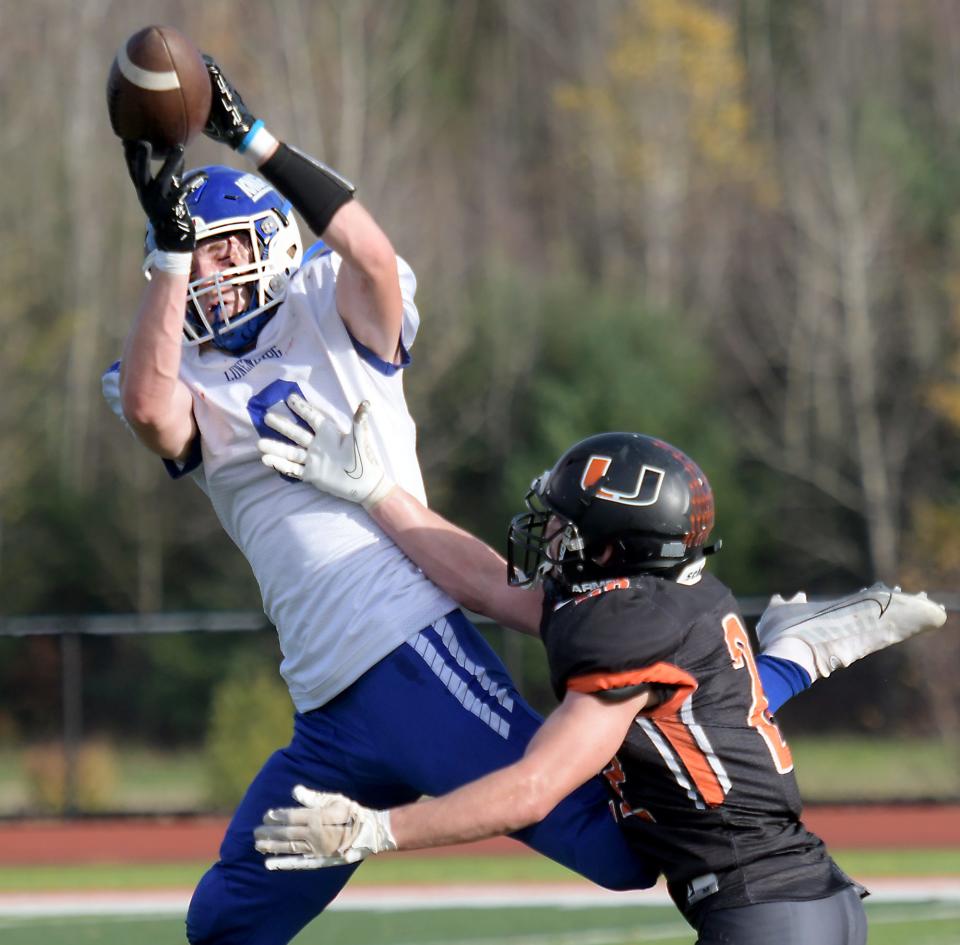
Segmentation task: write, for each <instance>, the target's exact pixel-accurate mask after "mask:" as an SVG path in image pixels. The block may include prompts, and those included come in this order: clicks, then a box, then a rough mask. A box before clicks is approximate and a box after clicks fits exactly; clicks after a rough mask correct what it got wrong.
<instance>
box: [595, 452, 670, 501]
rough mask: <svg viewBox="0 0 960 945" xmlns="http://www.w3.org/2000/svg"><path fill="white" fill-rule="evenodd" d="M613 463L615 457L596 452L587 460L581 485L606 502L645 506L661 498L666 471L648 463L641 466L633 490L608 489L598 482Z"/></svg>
mask: <svg viewBox="0 0 960 945" xmlns="http://www.w3.org/2000/svg"><path fill="white" fill-rule="evenodd" d="M612 464H613V457H611V456H600V455H597V454H594V455H593V456H591V457H590V458H589V459H588V460H587V465H586V466H585V467H584V469H583V475H582V476H581V477H580V487H581V488H582V489H584V490H587V491H590V492H592V493H593V494H594V495H595V496H596V497H597V498H598V499H603V500H605V501H606V502H619V503H620V504H621V505H633V506H638V507H643V506H647V505H654V504H655V503H656V501H657V499H659V498H660V487H661V486H662V485H663V478H664V475H665V473H664V471H663V470H662V469H658V468H657V467H656V466H648V465H647V464H646V463H644V464H643V466H642V467H641V468H640V474H639V475H638V476H637V484H636V486H635V488H634V489H633V491H632V492H621V491H619V490H617V489H608V488H607V487H606V486H599V487H597V484H598V483H599V482H600V481H601V480H602V479H603V478H604V477H605V476H606V474H607V470H609V469H610V466H611V465H612Z"/></svg>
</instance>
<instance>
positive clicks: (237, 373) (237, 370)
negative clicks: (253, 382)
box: [223, 345, 283, 381]
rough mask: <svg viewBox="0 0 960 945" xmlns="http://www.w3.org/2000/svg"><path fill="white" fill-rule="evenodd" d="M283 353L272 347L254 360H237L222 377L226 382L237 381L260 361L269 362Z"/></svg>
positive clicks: (280, 356) (274, 346)
mask: <svg viewBox="0 0 960 945" xmlns="http://www.w3.org/2000/svg"><path fill="white" fill-rule="evenodd" d="M282 357H283V352H282V351H281V350H280V349H279V348H278V347H277V346H276V345H273V346H272V347H270V348H267V350H266V351H264V352H263V354H261V355H258V356H257V357H255V358H238V359H237V360H236V361H234V362H233V364H232V365H230V367H229V368H227V370H226V371H224V372H223V376H224V378H225V379H226V380H228V381H239V380H240V378H242V377H244V376H245V375H247V374H249V373H250V372H251V371H252V370H253V369H254V368H255V367H256V366H257V365H258V364H259V363H260V362H261V361H269V360H271V359H275V358H282Z"/></svg>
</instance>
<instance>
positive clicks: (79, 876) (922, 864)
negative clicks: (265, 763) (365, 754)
mask: <svg viewBox="0 0 960 945" xmlns="http://www.w3.org/2000/svg"><path fill="white" fill-rule="evenodd" d="M834 856H835V858H836V860H837V862H838V863H839V864H840V865H841V866H842V867H843V869H844V870H846V871H847V872H848V873H850V874H851V875H852V876H855V877H857V878H858V879H862V880H866V881H869V879H870V877H872V876H909V877H918V876H960V850H840V851H837V852H836V853H835V854H834ZM207 865H208V864H206V863H195V862H194V863H123V864H116V865H112V864H100V863H89V864H87V863H85V864H81V865H72V866H16V867H12V866H7V867H0V892H35V891H42V890H77V889H148V888H163V887H167V888H173V887H180V888H189V887H192V886H194V885H195V883H196V882H197V880H198V879H199V878H200V876H201V874H202V873H203V871H204V870H205V869H206V868H207ZM568 880H569V881H574V882H576V881H580V880H579V877H577V876H575V875H574V874H573V873H571V872H570V871H569V870H567V869H566V868H564V867H562V866H558V865H557V864H556V863H551V862H550V861H549V860H545V859H543V858H542V857H538V856H477V857H460V856H451V857H413V856H403V857H382V858H380V859H371V860H370V861H369V862H367V863H365V864H364V866H363V868H362V869H361V870H359V871H358V872H357V875H356V877H355V879H353V880H352V883H353V884H354V885H364V886H377V885H390V884H395V883H403V884H406V883H427V884H443V883H471V884H481V883H553V882H564V881H568Z"/></svg>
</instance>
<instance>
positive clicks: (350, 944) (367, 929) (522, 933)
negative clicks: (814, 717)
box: [0, 901, 960, 945]
mask: <svg viewBox="0 0 960 945" xmlns="http://www.w3.org/2000/svg"><path fill="white" fill-rule="evenodd" d="M867 914H868V916H869V920H870V945H903V943H904V942H910V943H911V945H956V943H957V942H960V906H957V905H956V904H930V903H917V904H912V905H907V904H886V903H884V904H879V905H876V904H874V905H871V904H870V903H869V901H868V902H867ZM0 936H2V940H3V943H4V945H127V943H129V942H136V941H139V942H182V941H184V937H183V922H182V920H181V919H176V918H174V919H156V918H153V919H151V918H149V917H143V918H131V917H117V918H98V917H87V918H53V917H51V918H46V919H31V920H26V919H6V920H0ZM694 939H695V936H694V933H693V932H692V930H691V929H690V928H689V926H687V924H686V923H685V922H684V921H683V919H682V918H681V917H680V916H679V915H678V913H677V912H676V910H675V909H673V908H672V907H668V906H645V907H640V908H637V907H625V908H606V909H596V908H588V909H559V908H555V907H551V908H541V907H538V908H526V907H510V908H498V909H455V910H445V909H439V910H421V911H404V912H330V913H328V914H327V915H325V916H323V918H322V919H320V920H319V921H316V922H314V923H313V924H312V925H310V926H308V927H307V928H306V929H304V931H303V932H301V933H300V935H299V936H297V938H296V939H295V943H296V945H328V943H330V942H337V943H338V945H380V943H383V945H388V943H389V945H644V943H653V942H656V943H658V945H692V943H693V942H694Z"/></svg>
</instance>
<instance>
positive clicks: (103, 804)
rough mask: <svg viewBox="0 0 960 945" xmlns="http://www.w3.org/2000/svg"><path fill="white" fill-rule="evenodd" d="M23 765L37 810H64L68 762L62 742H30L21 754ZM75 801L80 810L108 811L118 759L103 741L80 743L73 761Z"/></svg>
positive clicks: (61, 811)
mask: <svg viewBox="0 0 960 945" xmlns="http://www.w3.org/2000/svg"><path fill="white" fill-rule="evenodd" d="M23 768H24V773H25V775H26V779H27V783H28V784H29V786H30V799H31V802H32V804H34V805H35V806H36V807H37V808H39V809H40V810H43V811H45V812H50V813H57V814H60V813H63V811H64V810H65V809H66V802H67V761H66V757H65V755H64V750H63V745H62V744H60V743H50V744H44V745H33V746H31V747H30V748H27V749H26V750H25V751H24V754H23ZM75 777H76V784H75V785H74V790H75V791H76V796H75V797H74V801H75V802H76V804H77V806H78V807H79V809H80V810H82V811H86V812H95V811H103V810H108V809H109V808H110V806H111V803H112V801H113V797H114V794H115V791H116V786H117V762H116V755H115V752H114V751H113V749H112V748H111V747H110V746H109V745H108V744H106V743H104V742H87V743H85V744H83V745H81V746H80V749H79V752H78V754H77V762H76V771H75Z"/></svg>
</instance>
